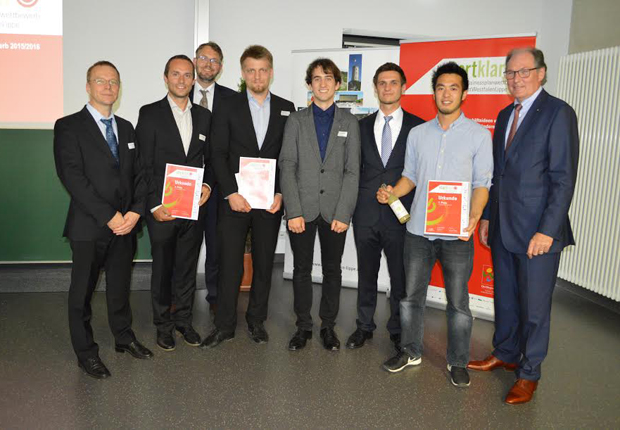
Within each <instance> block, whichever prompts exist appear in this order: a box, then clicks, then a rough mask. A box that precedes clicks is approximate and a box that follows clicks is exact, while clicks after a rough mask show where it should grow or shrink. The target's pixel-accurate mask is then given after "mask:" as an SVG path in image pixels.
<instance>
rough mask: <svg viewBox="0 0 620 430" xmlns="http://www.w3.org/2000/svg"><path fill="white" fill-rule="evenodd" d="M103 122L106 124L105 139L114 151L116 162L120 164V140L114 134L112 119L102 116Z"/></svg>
mask: <svg viewBox="0 0 620 430" xmlns="http://www.w3.org/2000/svg"><path fill="white" fill-rule="evenodd" d="M101 122H102V123H104V124H105V140H106V142H108V146H109V147H110V151H112V155H113V156H114V159H115V160H116V164H118V162H119V161H118V140H116V135H115V134H114V128H113V127H112V119H111V118H110V119H103V118H102V119H101Z"/></svg>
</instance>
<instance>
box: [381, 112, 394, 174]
mask: <svg viewBox="0 0 620 430" xmlns="http://www.w3.org/2000/svg"><path fill="white" fill-rule="evenodd" d="M391 120H392V116H391V115H390V116H386V117H385V124H384V125H383V134H382V135H381V161H383V166H384V167H385V166H387V163H388V160H389V159H390V154H391V153H392V129H391V128H390V121H391Z"/></svg>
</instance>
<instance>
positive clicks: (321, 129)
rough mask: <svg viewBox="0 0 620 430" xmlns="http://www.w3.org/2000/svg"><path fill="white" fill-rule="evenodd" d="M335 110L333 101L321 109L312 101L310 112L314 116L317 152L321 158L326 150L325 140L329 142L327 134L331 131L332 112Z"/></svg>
mask: <svg viewBox="0 0 620 430" xmlns="http://www.w3.org/2000/svg"><path fill="white" fill-rule="evenodd" d="M335 112H336V103H333V104H332V105H331V106H330V107H328V108H327V109H326V110H323V109H321V108H320V107H318V106H317V105H315V104H314V103H312V114H313V117H314V128H315V129H316V138H317V140H318V141H319V152H320V153H321V160H325V153H326V152H327V142H329V134H330V133H331V131H332V124H333V123H334V113H335Z"/></svg>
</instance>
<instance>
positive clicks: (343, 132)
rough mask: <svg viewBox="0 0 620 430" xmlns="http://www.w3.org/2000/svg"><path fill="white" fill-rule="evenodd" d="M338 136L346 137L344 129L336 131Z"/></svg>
mask: <svg viewBox="0 0 620 430" xmlns="http://www.w3.org/2000/svg"><path fill="white" fill-rule="evenodd" d="M338 137H347V132H346V131H339V132H338Z"/></svg>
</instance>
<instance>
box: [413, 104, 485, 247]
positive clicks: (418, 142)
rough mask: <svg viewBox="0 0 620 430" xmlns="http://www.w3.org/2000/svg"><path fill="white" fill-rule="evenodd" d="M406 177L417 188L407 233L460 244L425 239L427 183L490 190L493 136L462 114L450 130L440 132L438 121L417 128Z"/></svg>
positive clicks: (438, 237) (434, 237) (445, 238)
mask: <svg viewBox="0 0 620 430" xmlns="http://www.w3.org/2000/svg"><path fill="white" fill-rule="evenodd" d="M403 176H404V177H406V178H408V179H409V180H411V181H412V182H413V183H414V184H415V185H416V192H415V197H414V198H413V203H412V204H411V211H410V213H411V219H410V220H409V222H407V231H408V232H409V233H411V234H415V235H418V236H424V237H426V238H427V239H430V240H435V239H443V240H457V239H458V238H456V237H447V236H430V235H429V236H425V235H424V222H425V221H424V219H425V215H426V200H427V194H428V181H429V180H443V181H463V182H471V184H472V190H473V189H475V188H481V187H485V188H486V189H489V188H491V179H492V177H493V143H492V140H491V133H490V132H489V131H488V130H487V129H486V128H484V127H482V126H481V125H479V124H478V123H476V122H475V121H472V120H470V119H469V118H467V117H465V115H463V114H462V113H461V116H460V117H459V118H458V119H457V120H456V121H454V122H453V123H452V124H451V125H450V127H449V128H448V129H447V130H444V129H443V128H441V125H439V121H438V120H437V117H435V118H434V119H432V120H430V121H428V122H425V123H424V124H422V125H419V126H417V127H414V128H412V129H411V131H410V132H409V136H408V137H407V150H406V152H405V168H404V169H403Z"/></svg>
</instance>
